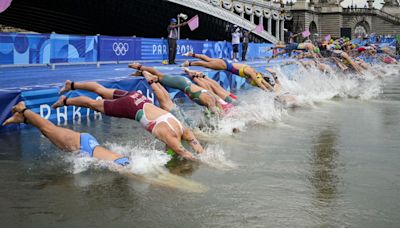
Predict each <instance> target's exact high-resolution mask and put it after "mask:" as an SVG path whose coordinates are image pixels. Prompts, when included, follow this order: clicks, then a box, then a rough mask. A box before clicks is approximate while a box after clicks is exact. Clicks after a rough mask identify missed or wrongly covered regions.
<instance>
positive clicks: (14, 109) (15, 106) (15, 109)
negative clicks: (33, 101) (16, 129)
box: [11, 101, 26, 114]
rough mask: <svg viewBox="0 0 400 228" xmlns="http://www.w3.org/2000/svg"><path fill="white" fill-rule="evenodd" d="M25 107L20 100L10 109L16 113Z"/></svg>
mask: <svg viewBox="0 0 400 228" xmlns="http://www.w3.org/2000/svg"><path fill="white" fill-rule="evenodd" d="M25 108H26V106H25V102H23V101H21V102H19V103H18V104H16V105H14V107H13V108H12V110H11V112H12V113H13V114H14V113H17V112H22V111H23V110H24V109H25Z"/></svg>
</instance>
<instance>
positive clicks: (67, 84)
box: [59, 80, 72, 94]
mask: <svg viewBox="0 0 400 228" xmlns="http://www.w3.org/2000/svg"><path fill="white" fill-rule="evenodd" d="M71 84H72V82H71V81H70V80H67V81H65V84H64V87H62V88H61V89H60V92H59V94H63V93H66V92H69V91H71Z"/></svg>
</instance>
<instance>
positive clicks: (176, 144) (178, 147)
mask: <svg viewBox="0 0 400 228" xmlns="http://www.w3.org/2000/svg"><path fill="white" fill-rule="evenodd" d="M163 141H165V144H166V145H167V147H169V148H171V149H172V150H173V151H175V153H177V154H178V155H179V156H181V157H183V158H185V159H189V160H193V161H194V160H196V158H195V157H194V156H193V154H192V153H190V152H189V151H187V150H186V149H185V147H183V146H182V144H181V142H180V141H179V140H178V138H176V137H172V136H170V137H167V138H166V139H165V140H163Z"/></svg>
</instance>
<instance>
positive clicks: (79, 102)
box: [51, 96, 104, 113]
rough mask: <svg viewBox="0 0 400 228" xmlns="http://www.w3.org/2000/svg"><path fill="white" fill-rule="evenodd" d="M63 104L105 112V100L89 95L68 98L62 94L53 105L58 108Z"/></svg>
mask: <svg viewBox="0 0 400 228" xmlns="http://www.w3.org/2000/svg"><path fill="white" fill-rule="evenodd" d="M63 106H78V107H85V108H89V109H91V110H94V111H97V112H101V113H104V100H94V99H91V98H89V97H85V96H79V97H74V98H67V97H66V96H61V97H60V98H59V99H58V101H57V102H56V103H54V104H53V105H52V106H51V107H52V108H54V109H55V108H58V107H63Z"/></svg>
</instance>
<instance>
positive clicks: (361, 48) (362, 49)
mask: <svg viewBox="0 0 400 228" xmlns="http://www.w3.org/2000/svg"><path fill="white" fill-rule="evenodd" d="M365 50H367V49H365V47H359V48H358V49H357V51H358V52H363V51H365Z"/></svg>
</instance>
